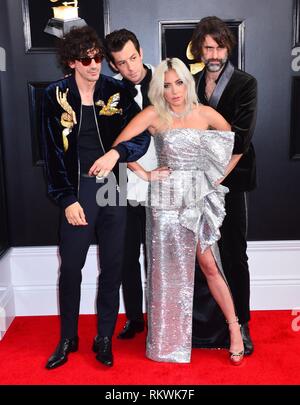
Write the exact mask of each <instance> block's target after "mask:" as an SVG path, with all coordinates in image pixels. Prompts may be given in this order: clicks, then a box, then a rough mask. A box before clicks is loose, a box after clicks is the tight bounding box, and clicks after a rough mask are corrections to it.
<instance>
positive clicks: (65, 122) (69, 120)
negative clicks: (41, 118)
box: [56, 86, 77, 152]
mask: <svg viewBox="0 0 300 405" xmlns="http://www.w3.org/2000/svg"><path fill="white" fill-rule="evenodd" d="M68 92H69V89H67V90H66V92H65V93H64V92H62V91H59V87H58V86H56V99H57V102H58V104H59V105H60V106H61V107H62V108H63V110H64V111H65V112H64V113H62V115H61V118H60V123H61V125H62V126H63V127H64V128H65V129H64V130H63V131H62V138H63V145H64V151H65V152H66V151H67V150H68V148H69V141H68V135H69V134H70V133H71V132H72V128H73V126H74V125H75V124H77V119H76V114H75V111H74V110H73V108H72V107H71V106H70V104H69V103H68V101H67V95H68Z"/></svg>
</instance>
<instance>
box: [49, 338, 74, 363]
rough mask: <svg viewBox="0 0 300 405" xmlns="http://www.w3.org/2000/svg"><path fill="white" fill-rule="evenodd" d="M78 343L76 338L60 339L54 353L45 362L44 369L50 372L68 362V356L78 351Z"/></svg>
mask: <svg viewBox="0 0 300 405" xmlns="http://www.w3.org/2000/svg"><path fill="white" fill-rule="evenodd" d="M78 341H79V339H78V336H76V337H75V338H73V339H62V340H61V341H60V342H59V344H58V346H57V348H56V350H55V352H54V353H53V354H52V356H51V357H50V358H49V360H48V361H47V364H46V368H47V369H48V370H51V369H53V368H56V367H59V366H62V365H63V364H65V363H66V362H67V361H68V354H69V353H70V352H76V351H77V350H78Z"/></svg>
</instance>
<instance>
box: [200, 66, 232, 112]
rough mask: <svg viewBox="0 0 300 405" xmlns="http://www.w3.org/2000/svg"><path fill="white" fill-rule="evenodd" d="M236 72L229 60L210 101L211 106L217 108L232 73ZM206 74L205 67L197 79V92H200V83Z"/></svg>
mask: <svg viewBox="0 0 300 405" xmlns="http://www.w3.org/2000/svg"><path fill="white" fill-rule="evenodd" d="M233 72H234V66H233V65H232V63H231V62H230V61H228V63H227V65H226V67H225V69H224V71H223V73H222V75H221V76H220V78H219V80H218V82H217V85H216V87H215V89H214V91H213V93H212V95H211V97H210V99H209V101H208V105H209V106H210V107H213V108H214V109H216V108H217V106H218V104H219V101H220V98H221V97H222V94H223V92H224V90H225V88H226V86H227V84H228V83H229V81H230V79H231V77H232V75H233ZM204 75H205V69H204V70H203V71H202V72H201V74H200V76H199V78H198V81H197V88H196V90H197V94H198V92H199V85H200V82H201V80H202V79H204Z"/></svg>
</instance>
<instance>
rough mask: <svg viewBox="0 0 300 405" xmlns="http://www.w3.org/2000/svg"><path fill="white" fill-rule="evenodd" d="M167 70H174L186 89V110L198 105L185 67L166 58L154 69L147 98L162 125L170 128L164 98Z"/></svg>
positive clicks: (193, 83)
mask: <svg viewBox="0 0 300 405" xmlns="http://www.w3.org/2000/svg"><path fill="white" fill-rule="evenodd" d="M169 70H174V71H175V72H176V73H177V75H178V77H179V79H181V80H182V81H183V83H184V84H185V86H186V88H187V94H186V108H187V110H188V109H192V108H193V106H195V105H197V104H198V97H197V93H196V86H195V81H194V78H193V76H192V74H191V73H190V71H189V70H188V68H187V67H186V65H185V64H184V63H183V62H182V61H181V60H180V59H178V58H167V59H165V60H163V61H162V62H161V63H160V64H159V65H158V66H157V67H156V69H155V72H154V74H153V77H152V80H151V82H150V86H149V92H148V96H149V100H150V102H151V104H152V105H153V106H154V108H155V111H156V112H157V114H158V116H159V118H160V119H161V121H162V123H163V124H166V125H167V126H168V127H169V126H171V124H172V121H173V118H172V115H171V113H170V108H169V105H168V103H167V101H166V100H165V97H164V90H165V88H164V83H165V73H166V72H168V71H169Z"/></svg>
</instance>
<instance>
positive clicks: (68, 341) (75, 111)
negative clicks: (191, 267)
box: [42, 27, 150, 369]
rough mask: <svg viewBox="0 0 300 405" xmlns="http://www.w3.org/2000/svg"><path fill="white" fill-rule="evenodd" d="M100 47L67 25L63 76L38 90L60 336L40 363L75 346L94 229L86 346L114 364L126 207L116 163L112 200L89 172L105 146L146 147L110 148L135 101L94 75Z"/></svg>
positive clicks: (131, 146)
mask: <svg viewBox="0 0 300 405" xmlns="http://www.w3.org/2000/svg"><path fill="white" fill-rule="evenodd" d="M103 54H104V49H103V45H102V43H101V41H100V39H99V38H98V36H97V34H96V32H95V31H94V30H93V29H92V28H90V27H83V28H78V29H74V30H72V31H71V32H70V33H69V34H67V35H66V36H65V38H64V39H62V40H61V44H60V47H59V49H58V56H59V61H60V64H61V66H62V68H63V71H64V73H66V74H70V75H69V76H67V77H66V78H64V79H62V80H59V81H57V82H54V83H52V84H50V86H48V88H47V89H46V91H45V96H44V103H43V131H42V135H43V152H44V159H45V168H46V175H47V181H48V193H49V195H50V196H51V197H52V198H53V199H54V200H55V202H57V203H58V204H59V205H60V207H61V208H62V215H61V225H60V243H59V252H60V258H61V265H60V275H59V305H60V328H61V337H60V341H59V344H58V346H57V348H56V350H55V352H54V353H53V355H52V356H51V357H50V358H49V360H48V362H47V364H46V368H47V369H53V368H56V367H59V366H61V365H63V364H64V363H66V361H67V360H68V354H69V353H70V352H75V351H77V350H78V317H79V305H80V285H81V277H82V275H81V270H82V268H83V266H84V263H85V260H86V255H87V251H88V248H89V245H90V244H91V242H92V241H93V238H94V235H95V234H96V236H97V239H98V242H99V261H100V265H101V271H100V275H99V285H98V295H97V301H96V302H97V313H98V322H97V329H98V333H97V336H96V337H95V339H94V342H93V350H94V352H96V353H97V354H96V358H97V360H98V361H100V362H101V363H102V364H104V365H106V366H112V365H113V355H112V345H111V338H112V335H113V332H114V328H115V324H116V320H117V316H118V310H119V288H120V283H121V270H122V259H123V251H124V239H125V228H126V206H125V204H124V206H121V204H119V202H120V201H119V200H120V196H119V184H118V182H119V170H118V167H117V166H118V165H116V167H115V169H114V171H113V173H114V174H113V177H114V179H115V186H114V188H113V191H114V196H113V197H114V199H113V204H111V203H110V202H109V201H108V204H106V205H103V206H102V204H101V205H98V204H97V201H98V199H97V201H96V195H97V197H98V194H97V193H98V192H99V190H100V189H101V187H103V186H104V184H105V185H107V183H108V182H107V179H106V180H104V181H102V183H101V184H99V183H97V182H96V178H95V176H97V175H99V176H100V175H101V176H106V175H107V174H108V173H105V171H104V172H101V173H99V169H98V167H97V160H98V159H99V157H101V156H102V155H103V154H104V153H106V152H108V151H109V153H110V154H112V155H113V156H116V157H118V158H119V162H126V161H136V160H137V159H139V158H140V157H141V156H142V155H143V154H144V153H145V152H146V151H147V148H148V145H149V142H150V137H149V134H148V133H143V134H141V135H139V136H137V137H136V138H134V139H133V140H132V141H131V142H124V143H122V144H120V145H118V146H117V147H114V148H112V144H113V142H114V140H115V139H116V137H117V136H118V134H119V133H120V132H121V130H122V129H123V128H124V127H125V126H126V124H127V123H128V122H129V121H130V119H131V118H133V117H134V116H135V115H136V114H137V113H138V112H139V107H138V106H137V104H136V103H135V102H134V100H133V98H132V97H131V95H130V93H129V92H128V91H127V89H126V88H125V86H124V85H123V84H122V83H121V82H120V81H118V80H115V79H113V78H110V77H107V76H104V75H102V74H101V61H102V58H103ZM100 191H101V190H100ZM110 191H111V190H110ZM110 191H109V192H110ZM98 202H99V201H98Z"/></svg>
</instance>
